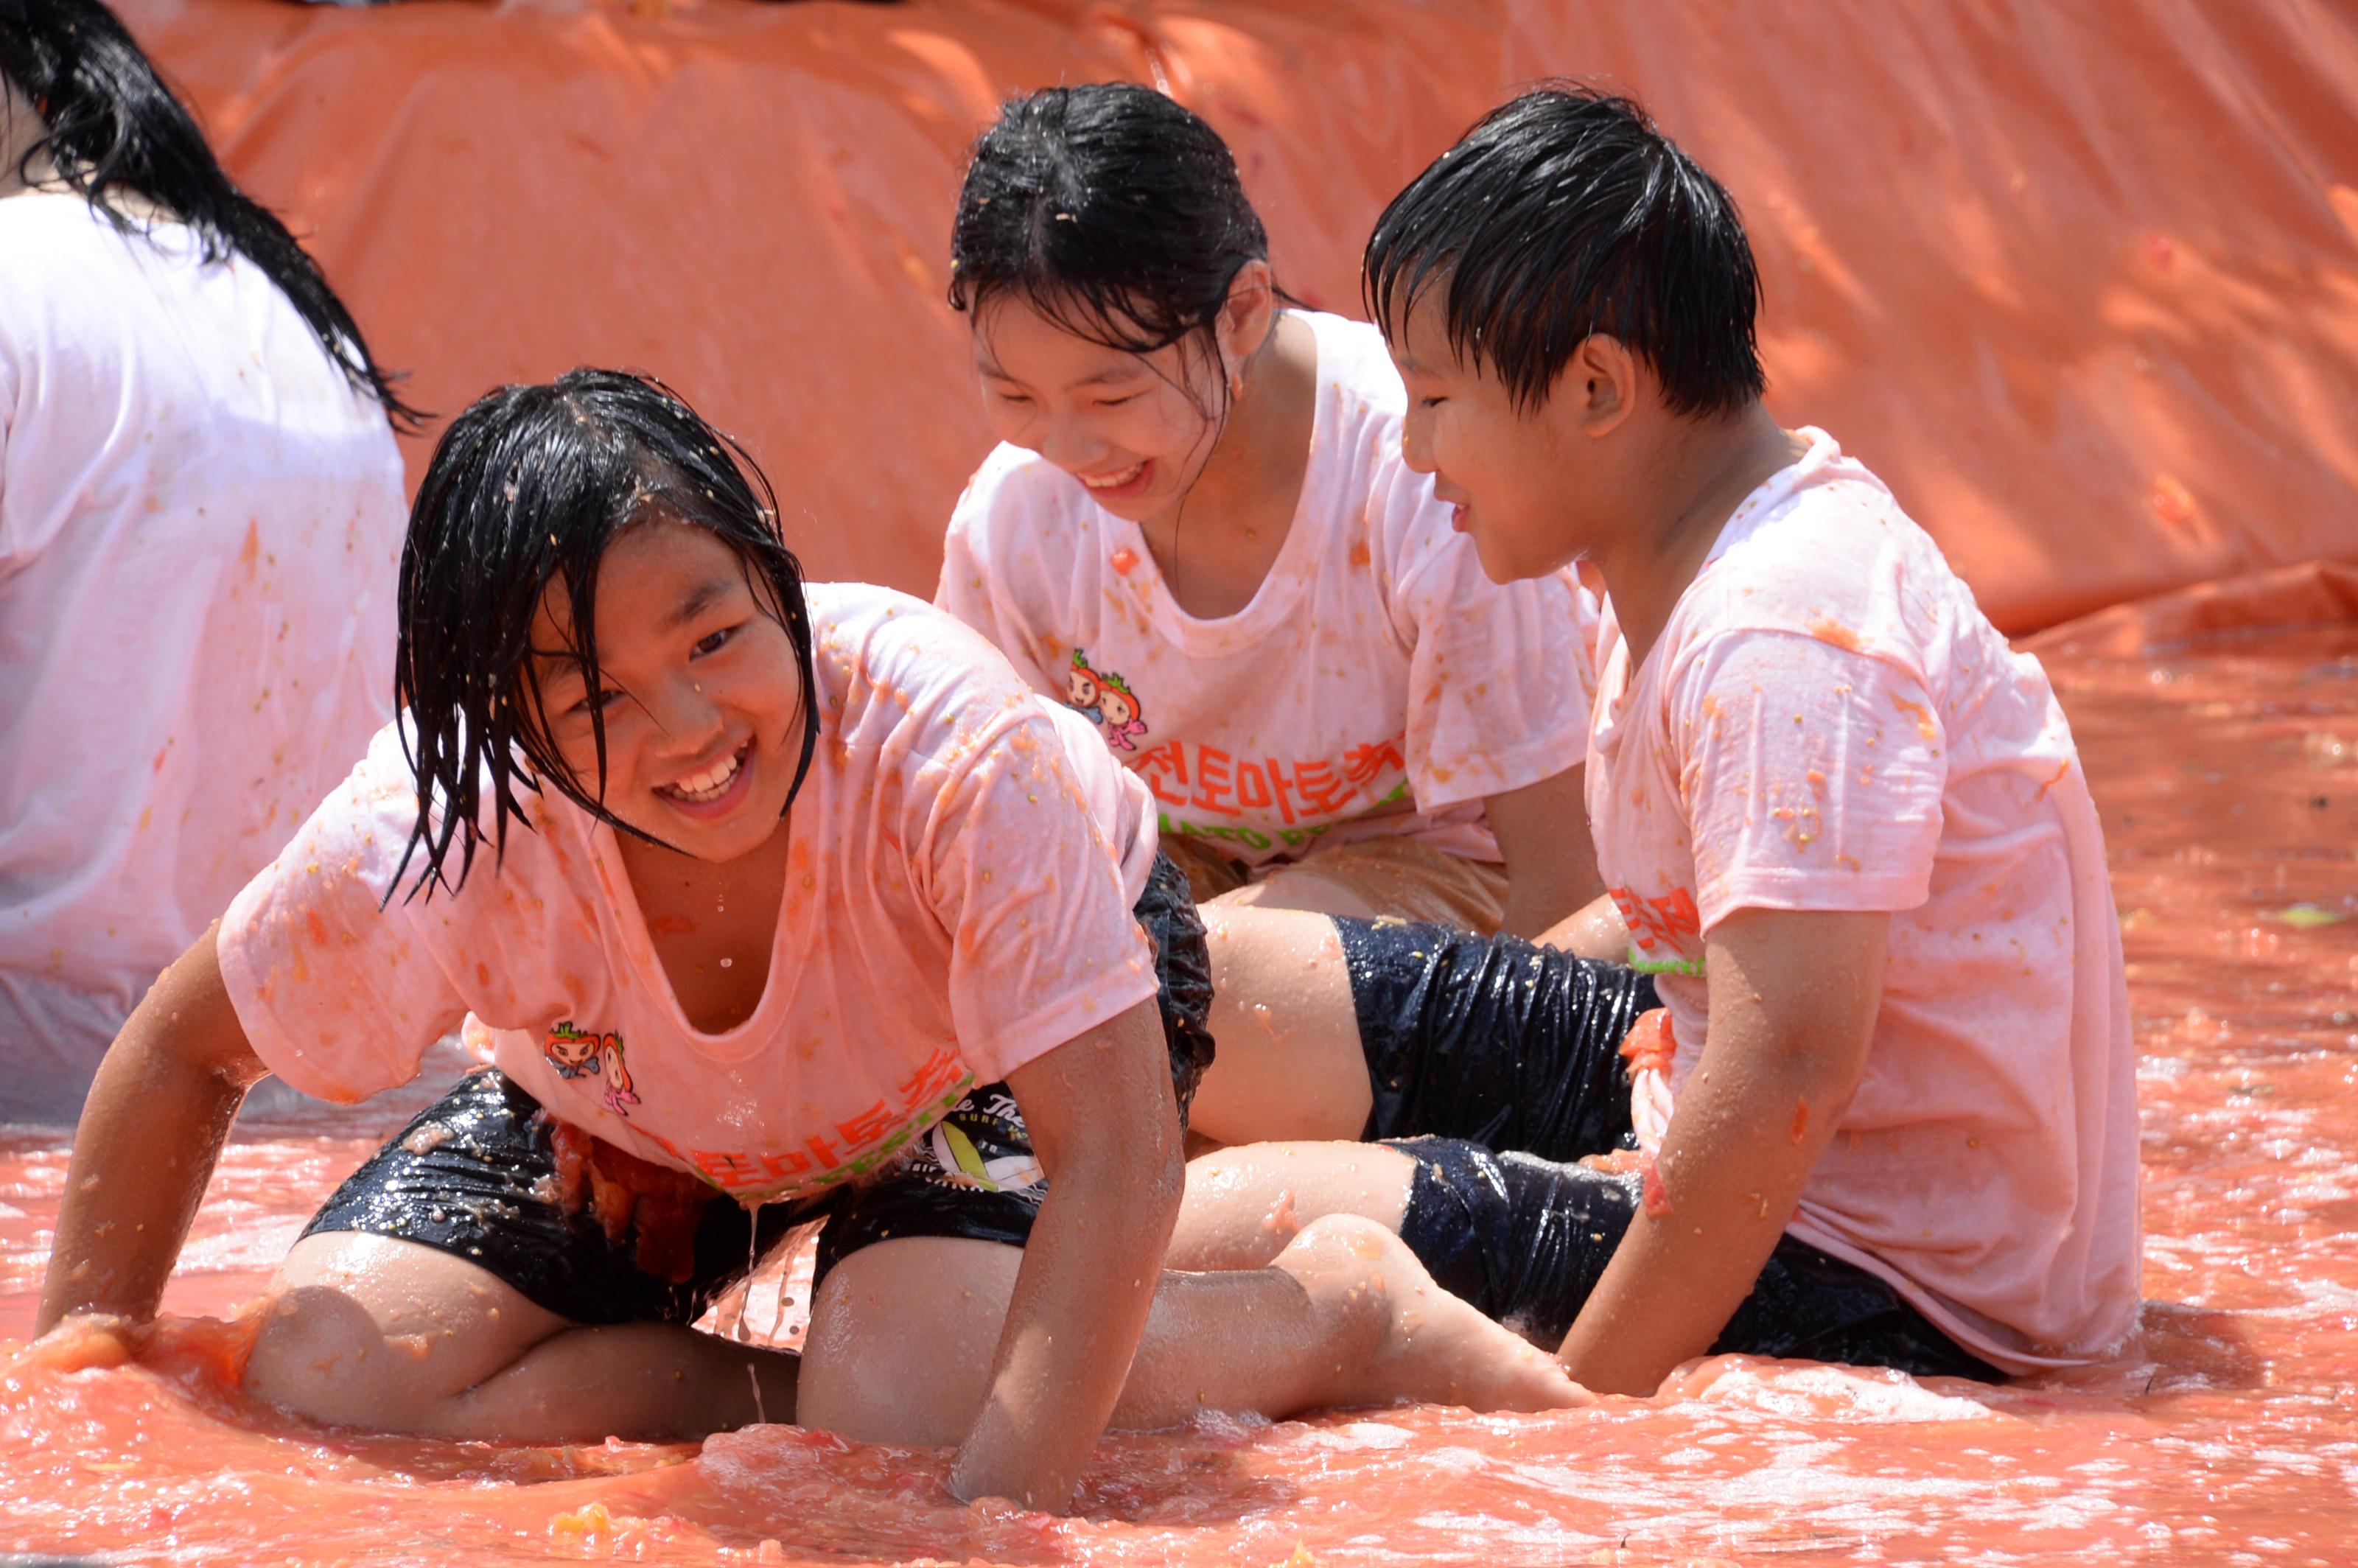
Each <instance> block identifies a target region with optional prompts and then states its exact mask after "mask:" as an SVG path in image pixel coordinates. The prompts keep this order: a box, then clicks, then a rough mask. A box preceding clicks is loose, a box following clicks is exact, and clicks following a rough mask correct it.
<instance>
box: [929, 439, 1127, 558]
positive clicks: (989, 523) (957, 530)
mask: <svg viewBox="0 0 2358 1568" xmlns="http://www.w3.org/2000/svg"><path fill="white" fill-rule="evenodd" d="M1092 510H1093V508H1092V507H1091V506H1090V505H1089V504H1088V497H1087V495H1086V494H1085V493H1084V492H1082V490H1081V487H1080V484H1079V483H1078V481H1076V480H1075V479H1074V478H1073V476H1072V475H1070V474H1068V473H1066V472H1065V470H1062V469H1060V468H1058V467H1057V466H1056V465H1055V464H1054V463H1052V462H1050V461H1048V460H1046V459H1045V458H1043V457H1042V456H1040V454H1039V453H1037V452H1032V451H1026V450H1025V449H1022V447H1012V446H1009V445H1008V444H1006V443H1005V442H1003V441H1002V442H1001V443H1000V444H999V445H998V446H997V447H995V448H993V449H991V453H990V456H989V457H987V458H985V459H983V460H982V466H981V467H979V468H978V469H976V470H974V474H973V477H972V478H970V479H968V481H967V482H966V489H965V491H964V492H962V493H960V495H959V496H958V500H957V507H956V508H955V509H953V510H952V512H951V514H950V533H951V534H952V535H954V536H956V537H958V538H961V539H964V540H965V541H966V542H967V543H968V545H970V546H982V545H987V544H988V543H989V542H990V541H992V540H996V539H1001V538H1004V537H1006V536H1007V535H1009V534H1010V533H1011V532H1013V531H1018V530H1021V531H1022V532H1023V533H1025V534H1027V535H1028V534H1030V533H1032V532H1033V530H1034V529H1035V528H1036V527H1037V525H1038V524H1041V523H1043V522H1045V521H1049V520H1062V521H1065V522H1067V523H1076V522H1079V521H1081V520H1082V519H1083V514H1087V513H1088V512H1090V511H1092Z"/></svg>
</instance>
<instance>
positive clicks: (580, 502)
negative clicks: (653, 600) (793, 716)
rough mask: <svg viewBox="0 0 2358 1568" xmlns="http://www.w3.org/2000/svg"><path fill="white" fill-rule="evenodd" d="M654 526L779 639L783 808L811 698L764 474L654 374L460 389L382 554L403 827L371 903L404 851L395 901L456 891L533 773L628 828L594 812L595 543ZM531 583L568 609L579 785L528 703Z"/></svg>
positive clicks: (795, 583)
mask: <svg viewBox="0 0 2358 1568" xmlns="http://www.w3.org/2000/svg"><path fill="white" fill-rule="evenodd" d="M656 518H661V519H665V520H669V521H673V522H678V523H685V524H690V525H692V526H694V527H698V528H702V529H704V530H706V531H707V532H708V533H710V534H711V535H713V536H714V537H715V538H717V539H719V541H720V542H721V543H722V544H723V545H726V546H728V547H729V548H730V550H731V551H732V552H734V553H735V555H736V557H737V558H738V560H739V562H740V563H741V564H742V566H743V568H744V570H745V577H746V581H747V583H748V584H749V585H750V586H751V587H752V589H753V597H754V599H755V600H756V601H757V602H758V603H760V605H761V606H762V608H763V611H764V612H765V613H767V614H768V615H769V616H770V617H771V618H772V619H773V620H774V621H775V622H778V624H779V625H781V626H783V627H784V629H785V632H786V635H787V638H788V640H789V641H790V642H791V643H793V644H794V650H795V663H796V665H797V666H798V668H797V674H798V675H799V676H800V678H801V687H802V711H803V718H804V727H803V751H802V760H801V762H800V764H799V765H798V766H797V767H796V769H795V782H794V785H793V787H792V788H791V789H789V791H788V792H787V801H788V804H789V805H791V804H792V802H793V799H794V795H795V791H798V790H799V789H800V788H801V787H802V781H803V776H804V774H805V773H807V772H808V770H809V767H810V760H811V752H812V748H813V744H814V741H815V739H816V737H817V715H818V702H817V687H816V682H815V677H814V676H813V673H812V662H811V661H812V645H811V623H810V611H809V610H808V608H807V607H806V604H805V601H804V596H803V571H802V565H801V563H800V562H798V561H796V560H795V557H794V552H793V551H791V550H789V549H787V548H786V544H785V540H784V536H783V535H781V534H780V533H779V531H778V506H777V497H776V495H775V493H774V492H773V491H772V490H771V488H770V481H769V480H768V479H767V478H766V477H765V476H764V475H763V472H762V470H761V468H760V467H759V466H758V465H757V464H756V463H755V462H754V461H753V460H752V457H751V456H750V455H749V454H747V453H746V451H745V450H744V449H742V448H741V447H740V446H738V445H737V444H736V442H734V441H732V440H730V438H728V437H726V436H723V435H721V434H720V433H719V432H718V431H716V430H714V429H713V428H712V427H710V426H709V425H707V424H706V423H705V422H704V421H703V420H702V419H700V418H698V416H697V414H696V412H695V410H693V409H691V408H690V407H688V406H687V403H686V402H685V401H683V400H682V399H681V398H680V396H679V395H678V394H676V393H675V392H673V391H672V390H671V388H669V387H667V386H665V385H664V384H663V383H661V382H659V381H656V380H654V379H653V378H652V377H648V376H641V375H633V374H629V373H624V372H622V371H611V370H591V369H581V370H575V371H569V372H568V373H566V374H564V375H561V376H559V377H557V380H555V381H554V382H550V383H548V384H546V385H539V386H503V387H501V388H500V389H499V390H497V391H496V392H492V393H491V394H489V395H486V396H484V397H482V398H481V399H480V400H478V401H477V402H476V403H475V404H474V406H471V407H470V408H469V409H468V410H467V411H466V412H465V413H463V414H461V415H460V416H459V417H458V418H457V419H456V420H454V421H452V423H451V425H450V427H449V429H448V430H447V431H445V432H444V433H443V436H442V439H441V440H440V441H439V442H438V444H437V445H436V447H435V449H434V460H433V462H432V464H431V465H430V466H429V467H428V468H427V470H426V478H425V480H424V481H423V482H421V483H420V484H419V485H418V487H417V501H416V504H415V505H414V506H413V507H412V508H411V509H410V514H409V536H408V538H407V540H406V542H405V543H404V544H403V546H402V550H401V589H400V600H399V611H398V614H399V622H400V640H399V643H398V645H397V647H396V650H395V655H394V693H395V702H396V705H397V707H398V708H400V709H401V710H402V713H403V721H404V728H403V732H402V744H403V749H404V752H405V753H406V755H407V757H408V759H409V765H410V772H411V773H412V775H413V777H414V778H415V780H416V786H417V823H416V827H414V828H413V829H412V830H411V833H410V837H409V843H408V845H407V846H406V848H405V849H403V851H402V857H401V864H400V865H399V866H398V867H396V868H395V871H394V876H393V885H392V886H391V887H388V888H387V889H386V893H385V896H386V897H387V898H388V899H390V898H391V897H392V895H393V892H394V889H395V888H398V887H399V886H400V884H401V880H402V878H403V876H404V875H405V874H406V872H407V871H408V869H409V864H410V861H411V860H413V859H414V858H416V857H419V856H423V858H424V861H425V864H424V866H423V868H422V869H421V870H420V871H419V873H418V876H417V880H416V884H415V885H414V886H413V887H412V888H411V889H410V896H413V897H414V896H416V894H417V893H418V892H426V894H427V896H428V897H431V896H432V890H433V888H434V887H436V886H440V887H442V888H444V889H446V890H448V891H449V892H457V891H458V889H459V887H460V885H461V884H462V883H463V882H464V881H466V878H467V873H468V871H469V870H470V869H471V866H472V865H473V863H474V858H475V850H476V849H477V847H478V846H479V845H480V844H481V841H482V840H483V838H485V837H486V836H487V835H488V837H490V838H491V839H492V846H493V850H492V856H493V860H494V862H495V863H496V861H497V860H498V859H499V857H500V856H501V855H502V854H503V853H504V852H505V849H506V847H507V828H508V823H509V822H510V821H511V820H514V821H516V822H521V823H525V825H526V826H527V827H529V825H530V824H529V821H528V819H527V818H526V816H525V811H524V807H523V805H522V803H521V801H520V799H519V794H520V792H523V793H537V792H538V791H539V789H540V787H541V785H542V784H543V783H546V784H550V785H553V786H554V787H555V788H556V789H557V793H559V794H560V795H564V796H565V797H566V798H567V799H568V800H570V801H572V802H573V803H574V804H575V805H576V806H580V807H581V808H582V809H583V810H584V811H587V812H589V813H590V815H592V816H596V817H598V818H599V819H600V820H601V821H603V822H606V823H608V824H610V825H611V826H612V827H615V828H616V829H617V830H618V831H621V832H625V833H630V834H632V835H633V837H635V838H643V839H645V838H647V836H646V835H645V834H644V833H641V832H639V831H638V830H637V829H636V828H633V827H631V826H630V825H629V824H628V823H626V822H623V821H622V820H621V819H619V818H617V817H616V816H613V815H612V814H611V812H609V811H608V810H607V809H606V807H605V803H604V795H605V784H604V781H605V775H606V721H605V718H604V715H603V714H602V712H601V711H600V708H601V704H600V694H601V693H602V692H603V691H604V690H605V689H606V687H604V685H603V684H602V682H601V679H600V670H599V664H598V636H597V626H598V622H597V596H598V571H599V568H600V563H601V562H602V561H603V560H604V558H605V555H606V551H607V550H608V548H609V547H611V546H612V544H613V542H614V540H615V539H616V538H618V537H619V536H621V535H622V533H623V532H624V531H625V530H626V529H628V528H630V527H631V526H632V525H633V524H637V523H640V522H644V521H648V520H651V519H656ZM551 591H555V592H557V593H559V594H561V595H563V596H564V602H565V604H566V606H567V608H568V611H570V629H569V633H568V635H569V637H570V643H569V645H568V650H567V651H568V652H569V653H570V654H573V655H574V656H575V657H576V658H578V659H579V661H580V670H581V676H582V679H583V680H584V681H585V682H586V683H587V684H588V687H589V706H590V732H591V735H592V737H593V739H594V741H595V743H596V748H597V759H598V776H597V779H596V780H595V781H594V782H592V781H589V780H584V779H583V778H581V777H580V776H579V774H577V773H575V772H574V771H573V769H571V768H570V767H568V765H567V764H566V762H565V760H564V758H563V757H562V756H560V755H559V754H558V752H557V745H556V742H555V741H554V740H553V739H552V738H551V736H550V733H549V725H548V719H547V716H546V711H545V709H544V708H543V706H542V697H541V690H540V685H539V679H538V675H537V672H536V669H535V663H534V660H533V657H532V654H533V647H532V630H533V624H534V621H535V617H536V616H537V615H538V613H539V611H540V607H541V602H542V600H543V599H544V597H545V596H546V595H547V594H548V593H550V592H551ZM543 651H544V652H546V650H543ZM486 789H488V791H489V793H490V795H491V800H490V803H489V812H488V815H489V816H490V818H491V820H490V822H489V823H488V824H486V823H485V822H484V821H483V820H482V818H483V816H484V815H485V801H484V799H483V795H484V793H485V791H486ZM647 841H649V842H657V840H654V839H648V840H647ZM454 851H455V853H456V855H457V857H458V864H457V866H456V867H455V868H453V867H452V865H451V863H450V860H451V856H452V854H453V852H454Z"/></svg>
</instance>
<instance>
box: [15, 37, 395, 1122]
mask: <svg viewBox="0 0 2358 1568" xmlns="http://www.w3.org/2000/svg"><path fill="white" fill-rule="evenodd" d="M0 108H5V120H0V1119H6V1120H23V1119H39V1120H65V1121H70V1120H71V1119H73V1117H74V1116H75V1114H76V1113H77V1111H78V1110H79V1108H80V1107H81V1098H82V1095H83V1093H84V1092H85V1090H86V1088H87V1087H88V1085H89V1082H90V1077H91V1075H92V1072H93V1071H94V1070H95V1069H96V1067H97V1065H98V1061H99V1058H100V1056H101V1054H103V1052H104V1050H105V1048H106V1045H107V1043H108V1042H109V1041H110V1040H112V1039H113V1038H114V1033H115V1032H116V1031H117V1030H118V1029H120V1028H121V1027H122V1025H123V1022H124V1019H125V1018H127V1017H128V1016H129V1015H130V1012H131V1010H132V1008H133V1006H134V1005H135V1003H136V1002H137V1001H138V1000H139V998H140V996H141V994H142V993H143V992H145V991H146V989H147V987H148V985H149V983H150V982H151V981H153V980H154V979H156V977H157V973H158V972H159V971H160V970H161V969H162V968H164V966H165V965H167V964H168V963H169V962H170V961H171V960H172V959H173V958H174V957H177V956H178V954H179V953H180V951H181V950H182V949H184V948H185V947H187V946H189V942H190V941H192V940H193V939H194V938H195V937H196V935H198V933H200V932H201V931H202V930H203V929H204V927H205V924H206V923H207V922H208V921H210V920H211V918H212V917H213V916H214V915H216V914H219V913H220V912H221V910H222V907H223V906H224V905H225V904H226V903H228V901H229V899H230V897H231V895H233V893H235V892H237V890H238V889H239V888H241V887H243V885H244V884H245V881H246V880H247V879H248V878H249V877H251V876H253V875H254V872H255V871H258V870H260V869H261V868H262V867H263V866H264V865H265V864H267V863H268V862H269V860H270V859H271V857H272V856H273V855H275V854H276V852H277V850H278V849H279V846H280V845H282V844H284V843H285V842H286V841H287V838H288V837H289V836H291V835H292V834H293V833H294V831H295V829H296V828H297V827H299V826H300V825H301V823H302V821H303V818H304V817H305V816H307V815H308V813H309V811H310V808H311V806H313V805H315V804H316V803H317V802H318V801H319V797H320V796H321V795H324V794H325V793H326V792H327V790H328V789H329V787H330V785H331V784H333V783H334V782H335V781H336V780H337V779H338V778H340V777H341V776H342V775H343V773H344V772H345V771H346V770H347V769H348V768H349V767H350V766H351V762H352V757H353V756H354V755H356V754H357V753H358V752H360V750H361V749H362V747H363V746H364V745H365V744H366V743H367V740H368V737H369V736H370V735H371V734H372V733H373V732H374V731H375V730H377V729H378V728H379V727H381V726H382V725H383V724H384V721H385V719H387V718H388V717H389V716H390V712H391V697H392V690H393V666H392V649H393V625H392V610H393V590H394V573H395V556H396V553H397V551H398V549H399V547H400V541H401V530H402V524H403V515H404V507H403V500H402V471H401V462H400V458H399V455H398V454H397V453H396V451H395V447H394V439H393V434H392V429H391V427H390V422H389V418H390V421H392V422H398V421H401V420H404V419H406V418H407V417H408V416H409V410H407V409H406V408H405V407H404V406H403V405H402V404H401V402H400V400H399V399H398V398H397V397H395V395H394V393H393V391H392V389H391V387H390V386H389V384H388V382H387V378H386V376H385V374H384V373H383V372H382V371H381V370H380V369H379V368H378V367H377V365H376V363H375V362H374V361H373V360H372V359H371V358H370V355H369V351H368V348H367V346H366V344H365V342H364V341H362V337H361V333H360V330H359V329H358V328H357V327H356V326H354V324H353V322H352V317H351V315H350V313H349V312H347V311H346V309H345V308H344V307H343V305H342V304H341V302H340V301H339V300H338V299H337V297H336V295H335V293H334V291H333V290H332V289H331V288H330V287H329V286H328V283H327V281H326V280H325V279H324V278H323V277H322V276H320V274H319V269H318V268H317V267H316V266H315V265H313V263H312V261H311V259H310V257H309V256H308V255H306V254H304V252H303V249H302V247H301V246H300V245H299V244H297V243H296V241H295V239H294V238H293V236H292V235H290V234H289V233H288V232H287V229H286V226H285V225H284V224H282V223H280V222H278V220H277V219H276V218H274V217H272V216H271V215H270V214H269V213H268V212H266V211H264V210H263V209H262V208H261V207H259V206H257V205H255V204H254V202H253V201H252V200H249V199H248V198H247V197H245V196H244V195H243V194H242V193H241V192H240V191H239V190H238V189H237V188H236V187H235V186H234V185H233V183H232V182H231V181H230V179H229V178H228V177H227V176H226V175H225V174H224V173H222V169H221V168H220V166H219V164H218V163H216V162H215V160H214V158H213V155H212V153H211V150H210V149H208V148H207V146H206V145H205V142H204V138H203V136H202V135H201V134H200V132H199V130H198V128H197V125H196V124H195V122H194V121H193V120H192V119H191V118H190V117H189V113H188V111H187V110H186V109H185V108H183V107H182V106H181V104H180V103H178V102H177V101H176V100H175V99H174V98H173V96H172V95H171V93H170V92H168V90H167V89H166V88H165V86H164V85H163V83H162V82H161V81H158V80H157V75H156V72H155V70H154V69H153V67H152V66H150V64H149V63H148V61H147V59H146V57H145V56H144V55H142V54H141V52H140V49H139V47H138V45H137V44H136V43H135V42H134V41H133V39H132V38H131V37H130V36H129V34H128V33H127V32H126V31H125V30H124V27H123V25H122V23H121V22H120V21H118V20H117V19H116V18H115V16H114V15H113V14H112V13H111V12H109V11H108V10H107V8H106V7H105V6H103V5H100V4H98V0H37V3H35V4H31V5H0Z"/></svg>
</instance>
